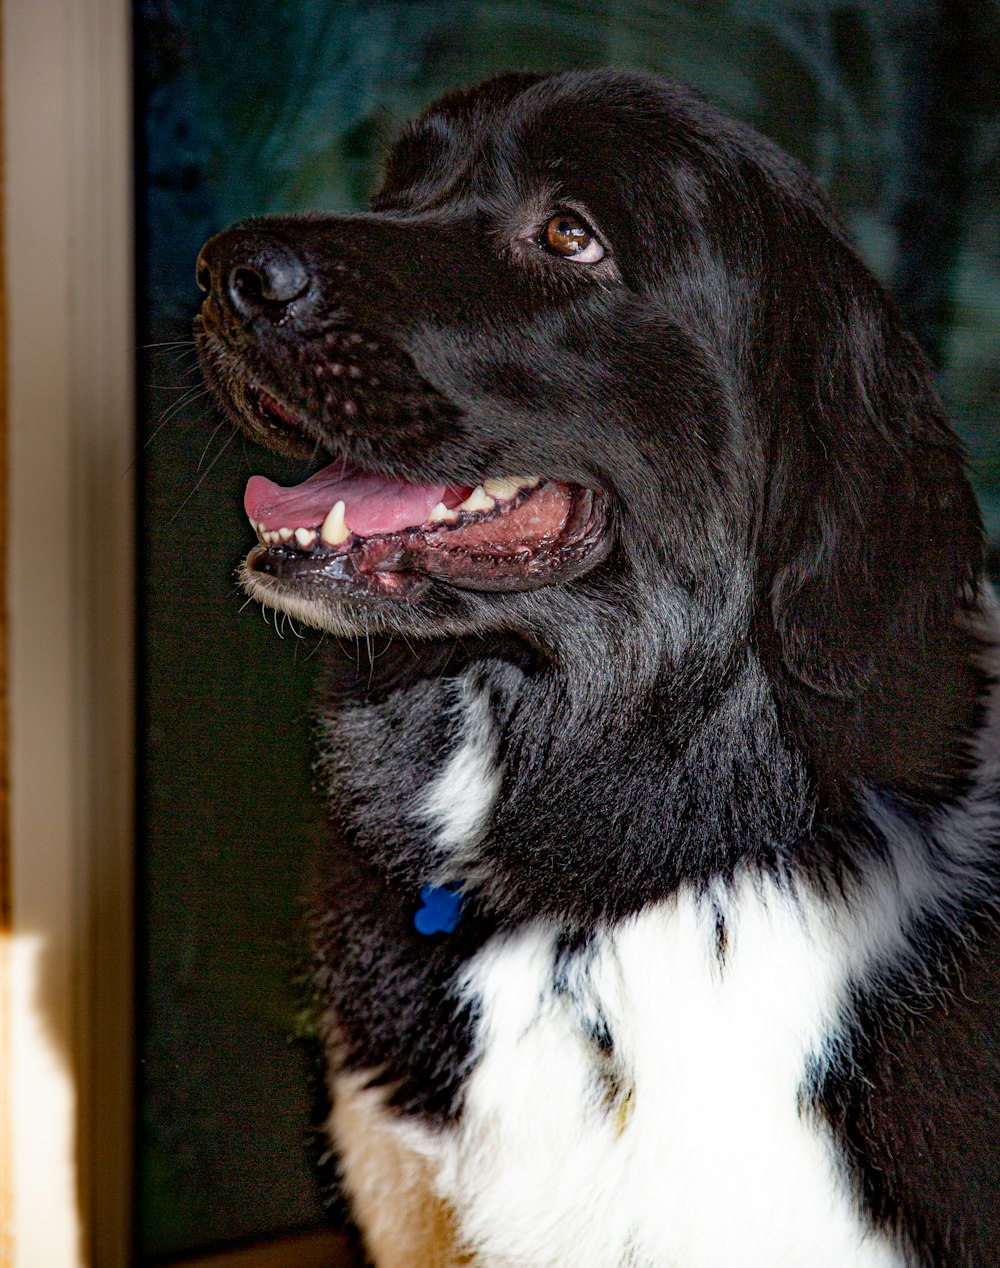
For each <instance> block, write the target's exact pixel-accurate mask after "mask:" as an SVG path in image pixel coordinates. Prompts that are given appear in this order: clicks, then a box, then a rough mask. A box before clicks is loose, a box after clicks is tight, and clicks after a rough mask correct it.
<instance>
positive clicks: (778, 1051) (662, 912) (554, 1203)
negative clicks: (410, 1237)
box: [340, 882, 905, 1268]
mask: <svg viewBox="0 0 1000 1268" xmlns="http://www.w3.org/2000/svg"><path fill="white" fill-rule="evenodd" d="M722 901H723V900H722V899H718V900H716V901H715V902H710V901H707V900H698V899H696V898H695V897H694V896H693V895H692V894H690V893H685V892H682V893H681V894H680V895H678V896H677V898H676V899H674V900H672V901H671V902H670V903H669V904H664V905H663V906H660V907H656V908H651V909H649V910H647V911H646V912H644V913H642V915H641V916H639V917H637V918H635V919H633V920H630V921H628V922H626V923H623V924H621V925H618V926H616V927H614V928H613V929H611V930H609V931H607V932H606V933H604V934H602V935H600V936H599V938H598V940H597V943H596V945H595V947H594V949H593V951H592V952H591V953H589V954H583V955H577V956H576V957H575V958H574V957H572V956H571V957H566V956H563V957H560V956H559V954H558V950H557V945H556V932H555V931H554V930H553V929H551V928H545V927H538V926H535V927H531V928H529V929H526V930H523V931H521V932H519V933H518V934H516V935H514V936H510V937H507V938H502V939H501V938H498V939H496V940H494V941H493V942H492V943H490V944H489V945H487V946H486V947H485V948H484V949H483V951H482V952H481V953H480V954H479V955H478V956H477V957H476V959H475V960H474V961H472V962H471V964H470V966H469V970H468V973H467V976H466V982H465V990H466V992H467V994H468V996H469V997H470V999H472V1000H473V1001H475V1004H476V1006H477V1009H478V1012H479V1017H480V1021H479V1028H478V1044H477V1052H478V1059H477V1062H476V1065H475V1068H474V1069H473V1070H472V1072H471V1073H470V1076H469V1079H468V1082H467V1085H466V1094H465V1100H464V1108H463V1112H462V1116H461V1121H460V1124H459V1125H458V1126H457V1127H456V1128H453V1129H451V1130H449V1131H448V1132H445V1133H441V1134H431V1133H429V1132H426V1131H424V1130H422V1129H419V1128H416V1127H415V1126H414V1125H413V1124H412V1123H409V1124H403V1123H398V1124H396V1125H395V1126H394V1123H395V1120H393V1119H391V1118H389V1117H388V1116H382V1115H379V1119H380V1121H379V1124H378V1126H379V1130H380V1131H383V1132H386V1131H387V1132H388V1133H389V1135H391V1136H392V1138H393V1141H394V1144H393V1148H395V1149H399V1148H403V1149H405V1150H407V1151H410V1152H411V1154H412V1155H413V1156H414V1159H415V1160H416V1158H417V1156H419V1158H420V1160H421V1165H422V1166H424V1167H426V1168H427V1169H428V1170H427V1176H428V1179H429V1183H430V1187H431V1189H432V1190H433V1193H434V1195H435V1197H436V1199H438V1200H439V1201H440V1202H441V1203H442V1204H443V1206H444V1208H445V1209H447V1210H448V1211H449V1213H450V1215H449V1218H450V1219H451V1220H453V1223H454V1225H455V1227H456V1229H457V1231H458V1234H459V1240H460V1241H461V1242H462V1243H463V1244H464V1246H465V1247H466V1248H467V1249H468V1250H470V1251H472V1254H473V1257H472V1258H471V1259H466V1258H464V1257H462V1256H459V1257H456V1258H454V1259H453V1258H451V1257H442V1258H441V1259H440V1260H439V1259H438V1258H437V1257H436V1255H435V1257H434V1260H433V1262H434V1263H435V1264H436V1263H441V1264H449V1265H450V1264H452V1263H459V1262H462V1263H474V1264H477V1265H483V1266H484V1268H487V1266H488V1268H654V1266H656V1268H729V1265H733V1266H734V1268H737V1266H738V1268H804V1265H809V1268H899V1266H900V1265H902V1264H903V1263H904V1262H905V1260H904V1258H903V1257H902V1256H901V1255H900V1254H899V1253H898V1252H897V1251H895V1250H894V1249H893V1248H892V1247H891V1246H889V1245H888V1244H887V1243H886V1242H885V1241H884V1240H883V1239H881V1238H880V1237H879V1236H877V1235H876V1234H874V1233H870V1232H868V1231H867V1230H866V1228H865V1225H864V1223H863V1221H862V1219H861V1217H860V1216H859V1215H858V1214H857V1212H856V1210H855V1206H854V1203H853V1202H852V1199H851V1196H850V1192H849V1186H848V1182H847V1178H846V1175H845V1174H844V1172H843V1169H842V1167H841V1165H840V1163H839V1162H838V1158H837V1155H836V1152H835V1149H834V1146H833V1143H832V1141H831V1139H830V1137H829V1135H828V1133H827V1131H826V1129H825V1127H824V1125H823V1123H822V1122H821V1121H820V1120H819V1119H818V1118H817V1117H816V1116H815V1115H814V1114H813V1113H812V1112H811V1111H810V1110H809V1108H808V1107H807V1106H803V1104H802V1097H801V1093H802V1091H803V1088H804V1086H805V1083H806V1079H807V1076H808V1071H809V1068H810V1066H811V1063H813V1062H815V1061H816V1060H821V1059H822V1056H823V1053H824V1051H826V1052H829V1045H830V1044H832V1043H835V1042H836V1034H835V1027H836V1018H837V1016H838V1013H839V1008H840V1004H841V997H842V992H843V989H844V985H845V980H846V975H847V972H848V971H849V968H850V967H851V965H850V962H851V960H852V959H853V958H854V957H853V956H852V954H851V950H850V947H851V940H852V936H853V935H854V934H856V928H855V929H853V930H852V929H850V928H843V929H841V928H838V927H837V925H836V923H835V922H834V921H832V920H831V919H830V918H829V916H828V914H827V913H826V912H825V910H824V909H823V908H820V907H818V906H817V907H810V906H809V905H807V904H805V903H803V902H795V901H793V900H792V899H790V898H789V897H788V896H787V895H785V894H783V893H782V892H780V891H779V890H778V889H777V888H775V887H773V886H770V885H768V884H767V883H766V882H757V883H755V884H751V883H750V882H746V883H744V884H743V885H741V886H738V887H737V888H736V890H734V891H730V893H729V895H728V897H727V898H726V899H725V900H724V907H721V906H720V904H721V903H722ZM720 910H721V912H722V914H723V915H724V919H725V929H726V934H725V946H724V953H723V954H722V955H721V956H720V954H719V950H718V946H719V943H718V927H717V923H716V921H717V915H718V914H719V913H720ZM847 923H848V924H850V923H852V922H847ZM557 964H561V965H562V968H561V969H556V968H555V966H556V965H557ZM609 1039H610V1043H609V1042H608V1040H609ZM369 1126H371V1123H370V1122H369ZM340 1135H341V1141H340V1143H341V1147H342V1148H343V1149H344V1151H345V1163H346V1166H347V1172H348V1175H347V1180H348V1187H349V1189H350V1188H352V1187H355V1188H356V1185H352V1183H351V1175H350V1171H351V1142H350V1141H349V1140H345V1139H344V1133H343V1130H341V1132H340ZM358 1196H360V1195H358ZM400 1233H401V1234H402V1235H403V1237H404V1240H405V1236H406V1235H405V1233H403V1231H402V1230H400ZM385 1262H392V1263H396V1262H399V1263H401V1264H402V1263H406V1262H408V1261H407V1259H406V1257H405V1253H404V1257H403V1258H402V1259H399V1260H398V1261H397V1260H395V1259H391V1260H390V1259H387V1260H386V1261H385Z"/></svg>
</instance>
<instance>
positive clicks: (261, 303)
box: [227, 247, 309, 313]
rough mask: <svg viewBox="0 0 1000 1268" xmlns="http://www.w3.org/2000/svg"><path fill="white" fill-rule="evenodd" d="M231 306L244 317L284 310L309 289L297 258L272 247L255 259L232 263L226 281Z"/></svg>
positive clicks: (288, 252) (304, 269)
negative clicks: (253, 313)
mask: <svg viewBox="0 0 1000 1268" xmlns="http://www.w3.org/2000/svg"><path fill="white" fill-rule="evenodd" d="M227 285H228V289H229V296H230V299H231V301H232V303H233V305H234V306H235V307H236V308H238V309H239V310H241V311H242V312H244V313H249V312H260V311H262V310H266V309H269V308H270V309H273V308H284V307H285V306H286V305H288V304H290V303H291V302H292V300H294V299H298V298H299V297H300V296H301V295H303V294H304V293H305V291H306V290H308V288H309V274H308V273H307V271H306V268H305V266H304V265H303V263H302V262H301V260H299V258H298V256H296V255H293V254H292V253H291V252H290V251H286V250H283V249H281V248H280V247H275V248H273V249H270V250H266V251H262V252H260V253H259V254H258V255H257V257H256V259H253V260H252V261H251V260H247V259H246V258H245V257H244V259H243V260H241V261H239V262H238V263H234V264H233V266H232V268H231V269H230V271H229V278H228V281H227Z"/></svg>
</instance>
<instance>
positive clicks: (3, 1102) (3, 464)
mask: <svg viewBox="0 0 1000 1268" xmlns="http://www.w3.org/2000/svg"><path fill="white" fill-rule="evenodd" d="M2 49H3V20H2V14H0V541H3V540H5V539H6V525H7V304H6V298H7V287H6V267H5V266H6V260H5V250H4V246H5V244H4V232H3V231H4V222H3V218H2V209H3V206H4V195H5V192H6V191H5V190H4V188H3V184H4V182H3V180H2V176H3V167H4V151H3V126H2V120H3V118H4V115H5V113H6V110H5V105H6V103H5V101H4V99H3V57H2ZM7 710H8V702H7V569H6V566H5V559H4V557H3V555H2V554H0V1268H11V1263H12V1250H13V1247H12V1242H11V1221H12V1217H13V1200H12V1199H13V1194H12V1175H11V1163H12V1159H13V1139H12V1133H11V1112H12V1109H13V1101H12V1089H11V1085H10V1078H9V1071H10V1056H11V1047H10V1044H11V1035H10V957H9V954H8V951H9V934H10V923H11V875H10V861H11V860H10V804H9V795H8V794H9V783H10V763H9V755H8V741H9V737H8V727H7Z"/></svg>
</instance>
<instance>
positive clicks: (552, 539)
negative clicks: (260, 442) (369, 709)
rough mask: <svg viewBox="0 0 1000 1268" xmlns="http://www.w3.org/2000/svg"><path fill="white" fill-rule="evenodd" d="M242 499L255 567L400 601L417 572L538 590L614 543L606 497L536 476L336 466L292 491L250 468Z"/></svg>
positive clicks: (412, 590)
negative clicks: (463, 479) (420, 476)
mask: <svg viewBox="0 0 1000 1268" xmlns="http://www.w3.org/2000/svg"><path fill="white" fill-rule="evenodd" d="M244 506H245V509H246V512H247V515H248V517H249V519H250V523H251V524H252V525H253V527H254V530H255V532H256V533H257V537H258V540H259V541H260V546H259V547H258V548H257V549H256V550H254V551H253V552H252V553H251V554H250V556H249V558H248V560H247V568H248V570H250V571H252V572H258V573H265V574H267V575H268V576H271V577H275V578H279V579H280V580H283V581H295V580H306V581H308V582H309V584H310V585H311V586H322V585H323V584H324V583H329V584H330V585H332V586H347V587H349V588H350V589H351V590H357V589H361V590H363V591H367V592H368V593H370V594H385V595H388V596H390V597H395V598H413V597H415V596H416V595H418V594H419V593H420V592H421V590H422V588H423V587H422V585H421V578H420V577H419V576H418V574H423V576H424V577H436V578H438V579H441V580H444V581H447V582H449V583H451V584H452V585H456V586H463V587H469V588H473V589H479V590H525V589H534V588H535V587H537V586H540V585H545V584H546V583H548V582H550V581H555V580H562V579H565V578H567V577H569V576H572V575H574V574H575V573H576V572H578V571H579V570H580V569H581V567H584V566H587V564H588V563H589V562H590V561H591V559H592V558H593V557H594V556H596V555H597V554H598V553H599V552H600V551H601V549H602V545H603V543H604V541H605V539H606V530H605V521H606V515H605V511H604V501H603V499H601V498H600V497H599V496H598V495H596V494H594V493H593V492H592V491H591V490H588V489H584V488H581V487H580V486H578V485H571V484H567V483H565V482H563V481H559V480H541V479H540V478H539V477H537V476H504V477H499V478H496V477H494V478H491V479H487V480H484V481H483V483H482V484H479V485H476V486H475V487H474V488H471V489H470V488H469V487H468V486H467V485H449V484H426V485H418V484H411V483H408V482H406V481H402V480H390V479H388V478H386V477H382V476H378V475H374V474H372V473H370V472H362V471H358V470H352V469H349V468H348V467H347V466H346V464H344V463H343V462H334V463H331V464H330V465H329V466H327V467H324V468H323V469H322V470H321V471H318V472H316V473H315V474H314V475H313V476H311V477H310V478H309V479H308V480H306V481H305V482H304V483H303V484H301V485H297V486H295V487H293V488H289V489H286V488H282V487H281V486H280V485H277V484H274V483H272V481H270V480H267V479H265V478H264V477H263V476H253V477H252V478H251V479H250V481H249V483H248V484H247V489H246V495H245V498H244Z"/></svg>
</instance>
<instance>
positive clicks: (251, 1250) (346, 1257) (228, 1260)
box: [163, 1229, 359, 1268]
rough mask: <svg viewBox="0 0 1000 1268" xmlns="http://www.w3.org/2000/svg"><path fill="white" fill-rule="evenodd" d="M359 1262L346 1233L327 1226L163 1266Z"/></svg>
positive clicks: (307, 1266)
mask: <svg viewBox="0 0 1000 1268" xmlns="http://www.w3.org/2000/svg"><path fill="white" fill-rule="evenodd" d="M358 1262H359V1261H358V1258H357V1256H356V1255H355V1254H354V1252H353V1251H352V1250H351V1246H350V1242H349V1240H348V1238H347V1237H346V1236H345V1235H344V1234H343V1233H335V1232H332V1231H327V1230H325V1229H324V1230H322V1231H319V1232H313V1233H297V1234H292V1235H291V1236H286V1237H276V1238H269V1239H268V1240H267V1241H264V1242H254V1243H253V1245H250V1246H239V1247H235V1248H233V1249H230V1250H220V1251H216V1252H215V1253H214V1254H208V1255H196V1256H194V1257H193V1258H187V1259H179V1260H175V1261H173V1262H172V1263H171V1264H170V1265H164V1266H163V1268H356V1265H357V1264H358Z"/></svg>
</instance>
